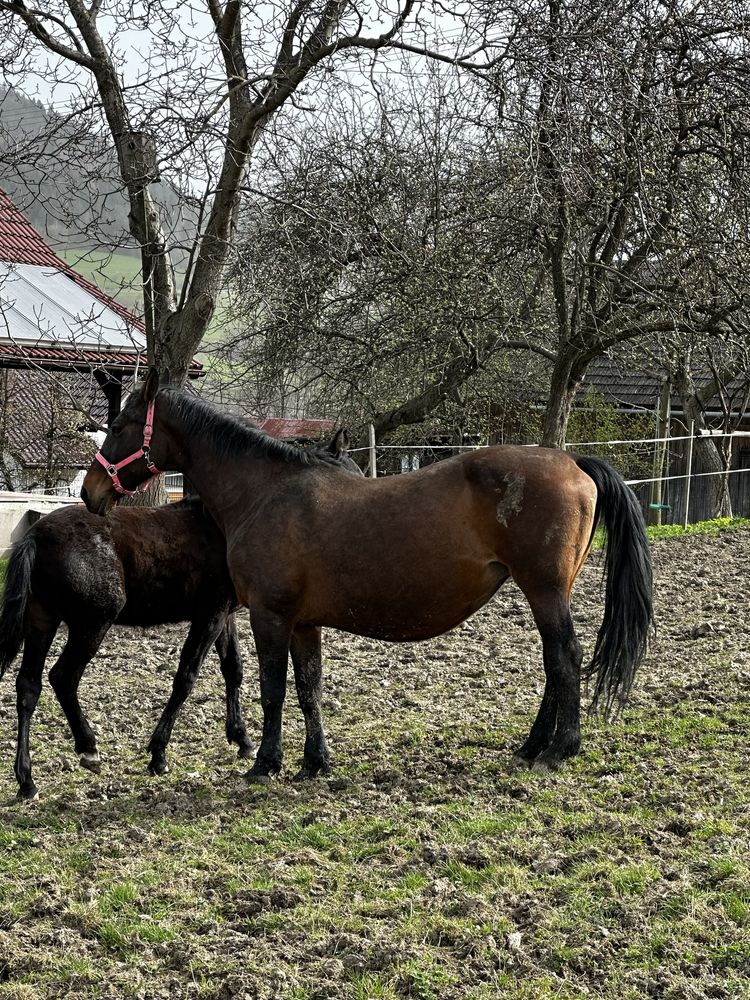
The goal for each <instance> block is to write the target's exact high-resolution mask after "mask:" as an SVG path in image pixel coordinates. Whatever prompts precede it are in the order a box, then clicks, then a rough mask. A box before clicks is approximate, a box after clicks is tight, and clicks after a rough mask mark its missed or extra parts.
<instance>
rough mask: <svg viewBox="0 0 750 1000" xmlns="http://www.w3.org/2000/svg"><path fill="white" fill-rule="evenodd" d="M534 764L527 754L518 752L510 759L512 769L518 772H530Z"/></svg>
mask: <svg viewBox="0 0 750 1000" xmlns="http://www.w3.org/2000/svg"><path fill="white" fill-rule="evenodd" d="M533 763H534V761H533V760H530V759H529V758H528V757H527V756H526V755H525V754H522V753H520V752H519V751H518V750H517V751H516V752H515V753H514V754H512V755H511V758H510V764H511V767H512V768H514V769H515V770H517V771H528V769H529V768H530V767H531V765H532V764H533Z"/></svg>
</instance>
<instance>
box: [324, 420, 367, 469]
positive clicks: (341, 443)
mask: <svg viewBox="0 0 750 1000" xmlns="http://www.w3.org/2000/svg"><path fill="white" fill-rule="evenodd" d="M350 447H351V439H350V438H349V431H348V430H347V429H346V427H342V428H341V429H340V430H337V431H336V433H335V434H334V435H333V437H332V438H331V440H330V441H329V442H328V444H327V445H326V446H325V451H328V452H330V453H331V454H332V455H333V456H334V458H336V459H338V461H339V462H341V464H342V465H343V466H344V468H345V469H346V471H347V472H353V473H354V475H355V476H364V472H363V471H362V470H361V469H360V467H359V466H358V465H357V463H356V462H355V461H354V459H353V458H351V457H350V456H349V448H350Z"/></svg>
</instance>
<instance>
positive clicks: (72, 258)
mask: <svg viewBox="0 0 750 1000" xmlns="http://www.w3.org/2000/svg"><path fill="white" fill-rule="evenodd" d="M57 252H58V253H59V255H60V256H61V257H62V258H63V260H64V261H66V263H68V264H70V266H71V267H74V268H75V269H76V271H78V273H79V274H82V275H83V277H84V278H88V279H89V281H93V282H94V284H95V285H96V286H97V287H99V288H101V290H102V291H103V292H106V293H107V295H111V296H112V297H113V298H115V299H117V301H118V302H121V303H122V304H123V305H124V306H127V307H128V309H133V311H135V312H138V311H141V310H142V309H143V299H142V293H141V273H140V272H141V262H140V260H139V259H138V258H137V257H131V256H130V255H129V254H125V253H110V252H109V251H107V250H84V249H80V250H64V251H61V250H59V251H57Z"/></svg>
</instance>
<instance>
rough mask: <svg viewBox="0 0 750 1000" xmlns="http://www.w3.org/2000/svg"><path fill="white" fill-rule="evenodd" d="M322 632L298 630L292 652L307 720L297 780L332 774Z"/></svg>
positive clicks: (311, 629) (295, 676)
mask: <svg viewBox="0 0 750 1000" xmlns="http://www.w3.org/2000/svg"><path fill="white" fill-rule="evenodd" d="M320 640H321V633H320V629H319V628H314V627H308V628H298V629H295V631H294V632H293V633H292V641H291V644H290V651H291V654H292V663H293V664H294V680H295V683H296V685H297V697H298V699H299V705H300V708H301V709H302V714H303V715H304V717H305V734H306V735H305V752H304V758H303V761H302V768H301V770H300V771H299V772H298V773H297V775H296V776H295V777H296V778H297V779H302V778H314V777H315V776H316V775H318V774H328V773H329V772H330V770H331V758H330V754H329V752H328V746H327V744H326V736H325V732H324V730H323V714H322V712H321V707H320V702H321V697H322V687H323V684H322V674H323V667H322V657H321V641H320Z"/></svg>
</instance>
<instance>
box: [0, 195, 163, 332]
mask: <svg viewBox="0 0 750 1000" xmlns="http://www.w3.org/2000/svg"><path fill="white" fill-rule="evenodd" d="M0 260H4V261H8V262H9V263H11V264H35V265H37V266H38V267H51V268H54V270H55V271H61V272H62V273H63V274H66V275H67V276H68V277H69V278H70V279H71V280H72V281H75V283H76V284H77V285H79V286H80V287H81V288H85V289H86V291H87V292H88V293H89V294H90V295H93V296H94V298H95V299H98V300H99V301H100V302H102V303H103V304H104V305H105V306H107V307H108V308H109V309H111V310H112V311H113V312H115V313H117V315H118V316H120V318H121V319H124V320H125V321H126V322H127V323H131V324H132V325H133V326H136V327H137V328H138V329H139V330H143V329H145V328H144V325H143V320H142V319H140V317H138V316H136V315H135V313H132V312H131V311H130V310H129V309H127V308H126V307H125V306H123V305H121V303H119V302H118V301H117V299H113V298H112V296H111V295H107V294H106V293H105V292H103V291H102V290H101V289H100V288H98V287H97V286H96V285H95V284H94V283H93V282H92V281H89V280H88V279H87V278H84V277H83V275H80V274H78V272H77V271H75V270H73V268H72V267H71V266H70V264H68V263H66V262H65V261H64V260H63V259H62V257H58V256H57V254H56V253H55V251H54V250H52V249H51V248H50V247H48V246H47V244H46V243H45V242H44V240H43V239H42V237H41V236H40V235H39V233H38V232H37V231H36V229H34V227H33V226H32V225H31V223H30V222H29V220H28V219H27V218H26V216H25V215H24V214H23V213H22V212H20V211H19V210H18V209H17V208H16V206H15V205H14V204H13V202H12V201H11V200H10V198H9V197H8V195H7V194H6V193H5V192H4V191H3V190H2V188H0Z"/></svg>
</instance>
